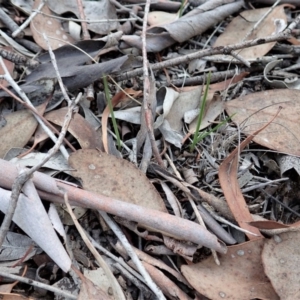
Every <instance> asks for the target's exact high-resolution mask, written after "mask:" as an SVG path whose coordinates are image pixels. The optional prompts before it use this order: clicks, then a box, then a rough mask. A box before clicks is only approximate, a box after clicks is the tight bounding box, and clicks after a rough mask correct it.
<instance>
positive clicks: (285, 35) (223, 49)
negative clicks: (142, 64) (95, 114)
mask: <svg viewBox="0 0 300 300" xmlns="http://www.w3.org/2000/svg"><path fill="white" fill-rule="evenodd" d="M299 23H300V15H299V16H298V17H297V18H296V19H295V21H294V22H292V23H291V24H290V25H289V27H288V28H287V29H285V30H284V31H282V32H280V33H278V34H275V35H272V36H267V37H264V38H257V39H254V40H249V41H244V42H241V43H237V44H234V45H228V46H219V47H215V48H209V49H205V50H200V51H197V52H195V53H192V54H187V55H183V56H181V57H176V58H172V59H169V60H166V61H164V62H160V63H156V64H152V65H150V68H151V69H152V70H153V71H156V70H160V69H163V68H168V67H173V66H177V65H180V64H186V63H189V62H190V61H192V60H194V59H197V58H201V57H205V56H211V55H216V54H227V55H228V54H230V53H231V52H232V51H234V50H239V49H244V48H248V47H252V46H257V45H262V44H267V43H271V42H278V41H285V40H288V39H290V38H291V37H292V36H293V32H292V30H293V29H294V28H295V27H296V26H297V25H298V24H299ZM143 72H144V69H143V68H138V69H135V70H133V71H130V72H127V73H125V74H122V75H119V76H115V77H114V78H115V80H116V81H122V80H126V79H129V78H132V77H136V76H139V75H142V74H143Z"/></svg>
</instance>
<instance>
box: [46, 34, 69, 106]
mask: <svg viewBox="0 0 300 300" xmlns="http://www.w3.org/2000/svg"><path fill="white" fill-rule="evenodd" d="M43 38H44V40H45V41H46V43H47V46H48V51H49V55H50V57H51V63H52V65H53V68H54V70H55V73H56V77H57V81H58V84H59V87H60V89H61V92H62V94H63V95H64V98H65V100H66V101H67V102H68V103H69V105H70V103H71V99H70V97H69V95H68V93H67V91H66V89H65V86H64V83H63V81H62V79H61V76H60V73H59V71H58V67H57V62H56V59H55V55H54V53H53V51H52V48H51V46H50V43H49V40H48V38H47V36H46V34H45V33H43Z"/></svg>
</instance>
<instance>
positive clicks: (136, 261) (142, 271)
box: [98, 210, 166, 299]
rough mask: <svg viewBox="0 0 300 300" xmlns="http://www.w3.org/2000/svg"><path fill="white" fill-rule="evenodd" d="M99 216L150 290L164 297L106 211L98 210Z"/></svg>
mask: <svg viewBox="0 0 300 300" xmlns="http://www.w3.org/2000/svg"><path fill="white" fill-rule="evenodd" d="M98 212H99V214H100V215H101V217H102V218H103V219H104V221H105V222H106V223H107V224H108V225H109V227H110V229H111V230H112V231H113V232H114V234H115V235H116V236H117V237H118V239H119V240H120V242H121V243H122V245H123V247H124V249H125V250H126V252H127V254H128V255H129V256H130V257H131V259H132V261H133V263H134V264H135V266H136V267H137V269H138V270H139V272H140V274H141V275H142V276H143V277H144V279H145V283H146V284H147V285H148V287H149V288H150V289H151V290H152V292H153V293H154V294H155V295H156V297H157V298H158V299H166V298H165V296H164V295H163V293H162V291H161V290H160V289H159V287H158V286H157V285H156V284H155V283H154V281H153V280H152V278H151V277H150V275H149V273H148V272H147V271H146V269H145V267H144V266H143V264H142V263H141V261H140V260H139V258H138V256H137V254H136V253H135V251H134V250H133V248H132V247H131V245H130V244H129V242H128V240H127V238H126V237H125V235H124V234H123V233H122V231H121V229H120V228H119V226H118V225H117V224H116V223H115V222H114V221H113V220H112V219H111V218H110V217H109V216H108V215H107V213H106V212H103V211H100V210H99V211H98Z"/></svg>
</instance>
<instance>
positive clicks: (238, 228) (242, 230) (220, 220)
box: [202, 202, 258, 236]
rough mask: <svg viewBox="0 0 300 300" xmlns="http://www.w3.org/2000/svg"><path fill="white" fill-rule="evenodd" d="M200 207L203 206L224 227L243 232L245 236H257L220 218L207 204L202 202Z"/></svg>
mask: <svg viewBox="0 0 300 300" xmlns="http://www.w3.org/2000/svg"><path fill="white" fill-rule="evenodd" d="M202 205H203V206H204V208H206V210H207V211H208V212H209V213H210V214H211V215H212V216H213V217H214V218H215V219H216V220H217V221H219V222H221V223H223V224H226V225H228V226H231V227H232V228H234V229H236V230H238V231H241V232H244V233H247V234H252V235H254V236H258V235H257V234H255V233H252V232H251V231H249V230H247V229H243V228H241V227H238V226H236V225H234V224H233V223H231V222H229V221H227V220H226V219H224V218H222V217H221V216H219V215H218V214H217V213H216V212H215V211H214V210H213V208H212V207H211V206H210V205H209V204H207V203H205V202H203V203H202Z"/></svg>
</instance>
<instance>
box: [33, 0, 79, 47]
mask: <svg viewBox="0 0 300 300" xmlns="http://www.w3.org/2000/svg"><path fill="white" fill-rule="evenodd" d="M41 2H42V1H41V0H36V1H34V4H33V7H32V9H37V8H38V7H39V5H40V3H41ZM41 12H43V13H44V14H37V15H36V16H35V17H34V18H33V20H32V21H31V22H30V29H31V31H32V35H33V38H34V40H35V42H36V43H37V44H38V45H39V46H40V47H42V48H43V49H45V50H48V45H47V42H46V40H45V39H44V37H43V33H45V34H46V35H47V37H48V39H49V43H50V46H51V48H52V49H53V50H54V49H57V48H59V47H61V46H63V45H65V44H67V43H71V44H73V43H74V39H73V38H72V37H71V36H70V35H69V34H68V33H67V32H65V30H64V29H63V27H62V26H61V23H60V21H59V20H58V19H56V18H52V17H51V15H53V14H52V12H51V10H50V9H49V8H48V6H47V4H45V5H44V7H43V8H42V9H41ZM47 15H48V16H47ZM49 15H50V16H49Z"/></svg>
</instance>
